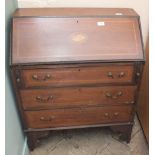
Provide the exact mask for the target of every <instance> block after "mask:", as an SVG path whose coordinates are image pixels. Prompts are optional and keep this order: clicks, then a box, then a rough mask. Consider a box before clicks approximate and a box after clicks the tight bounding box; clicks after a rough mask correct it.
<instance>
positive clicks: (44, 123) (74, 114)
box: [25, 106, 132, 128]
mask: <svg viewBox="0 0 155 155" xmlns="http://www.w3.org/2000/svg"><path fill="white" fill-rule="evenodd" d="M131 113H132V107H131V106H122V107H120V106H107V107H91V108H74V109H57V110H43V111H27V112H25V115H26V120H27V127H28V128H55V127H67V126H80V125H93V124H104V123H121V122H129V121H130V119H131Z"/></svg>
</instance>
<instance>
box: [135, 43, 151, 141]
mask: <svg viewBox="0 0 155 155" xmlns="http://www.w3.org/2000/svg"><path fill="white" fill-rule="evenodd" d="M142 77H143V78H142V81H141V83H142V85H141V87H140V92H139V98H138V104H137V113H138V117H139V120H140V122H141V125H142V128H143V131H144V135H145V137H146V139H147V142H149V40H148V41H147V44H146V63H145V66H144V70H143V76H142Z"/></svg>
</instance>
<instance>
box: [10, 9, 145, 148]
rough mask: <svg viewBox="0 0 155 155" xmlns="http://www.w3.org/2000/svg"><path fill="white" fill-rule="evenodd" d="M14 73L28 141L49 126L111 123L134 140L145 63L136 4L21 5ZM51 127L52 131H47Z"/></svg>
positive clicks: (13, 50) (33, 142)
mask: <svg viewBox="0 0 155 155" xmlns="http://www.w3.org/2000/svg"><path fill="white" fill-rule="evenodd" d="M12 21H13V23H12V26H13V27H12V47H11V63H10V64H11V72H12V79H13V84H14V88H15V93H16V97H17V102H18V107H19V111H20V114H21V120H22V123H23V128H24V131H25V132H26V133H27V136H28V145H29V148H30V149H31V150H33V149H34V148H35V147H36V146H37V144H38V140H39V139H40V138H41V137H44V136H45V135H47V132H49V131H50V130H61V129H73V128H84V127H103V126H110V127H111V128H112V129H113V130H114V131H117V132H120V133H121V135H122V136H121V138H124V140H126V141H127V142H129V140H130V136H131V131H132V124H133V118H134V115H135V108H136V103H137V96H138V90H139V86H140V80H141V77H142V70H143V61H144V55H143V44H142V38H141V37H142V35H141V30H140V20H139V16H138V15H137V13H136V12H135V11H134V10H132V9H112V8H111V9H101V8H100V9H95V8H94V9H93V8H92V9H88V8H72V9H71V8H66V9H63V8H55V9H49V8H48V9H47V8H46V9H43V8H40V9H18V10H17V11H16V12H15V14H14V16H13V20H12ZM45 131H46V132H45Z"/></svg>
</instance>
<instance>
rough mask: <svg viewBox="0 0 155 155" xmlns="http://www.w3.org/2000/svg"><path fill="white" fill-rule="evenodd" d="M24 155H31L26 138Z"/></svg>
mask: <svg viewBox="0 0 155 155" xmlns="http://www.w3.org/2000/svg"><path fill="white" fill-rule="evenodd" d="M22 155H29V149H28V146H27V137H25V140H24V145H23V151H22Z"/></svg>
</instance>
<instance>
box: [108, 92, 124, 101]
mask: <svg viewBox="0 0 155 155" xmlns="http://www.w3.org/2000/svg"><path fill="white" fill-rule="evenodd" d="M122 94H123V93H122V92H121V91H119V92H118V93H117V94H116V95H112V94H111V93H109V92H108V93H106V94H105V95H106V97H108V98H111V99H117V98H118V97H120V96H122Z"/></svg>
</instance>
